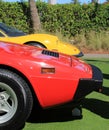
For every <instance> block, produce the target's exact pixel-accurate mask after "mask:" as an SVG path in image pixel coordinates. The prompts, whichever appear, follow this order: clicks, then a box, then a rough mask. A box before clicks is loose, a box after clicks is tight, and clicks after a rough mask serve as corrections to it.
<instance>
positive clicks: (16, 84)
mask: <svg viewBox="0 0 109 130" xmlns="http://www.w3.org/2000/svg"><path fill="white" fill-rule="evenodd" d="M11 76H12V77H11ZM11 76H10V77H9V76H8V75H3V74H1V73H0V82H2V83H5V84H7V85H8V86H10V87H11V89H13V91H14V92H15V94H16V96H17V100H18V107H17V110H16V113H15V114H14V116H13V117H12V118H11V119H10V120H9V121H7V122H5V123H3V124H0V130H2V129H3V130H7V129H10V128H11V130H14V129H16V130H17V128H18V127H20V126H21V125H23V124H24V123H25V120H26V114H27V112H28V111H27V107H29V105H28V103H27V101H28V99H27V98H28V97H27V94H26V92H25V89H24V88H23V86H22V85H23V82H22V81H21V80H20V79H18V78H16V77H13V75H12V74H11ZM25 85H26V84H25V82H24V86H25Z"/></svg>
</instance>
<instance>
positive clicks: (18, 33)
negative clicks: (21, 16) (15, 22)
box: [0, 23, 25, 36]
mask: <svg viewBox="0 0 109 130" xmlns="http://www.w3.org/2000/svg"><path fill="white" fill-rule="evenodd" d="M0 30H2V31H3V32H4V33H5V34H7V35H8V36H23V35H25V33H24V32H22V31H20V30H17V29H16V28H13V27H10V26H7V25H6V24H4V23H0Z"/></svg>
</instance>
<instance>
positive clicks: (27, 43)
mask: <svg viewBox="0 0 109 130" xmlns="http://www.w3.org/2000/svg"><path fill="white" fill-rule="evenodd" d="M30 43H37V44H39V45H41V46H43V47H44V48H46V49H47V47H46V46H45V45H44V44H43V43H41V42H38V41H28V42H26V43H24V45H29V44H30Z"/></svg>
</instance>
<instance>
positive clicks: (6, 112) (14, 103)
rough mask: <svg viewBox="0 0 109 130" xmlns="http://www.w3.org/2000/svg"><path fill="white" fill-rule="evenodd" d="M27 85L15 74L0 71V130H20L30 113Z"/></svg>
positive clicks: (30, 96) (30, 97)
mask: <svg viewBox="0 0 109 130" xmlns="http://www.w3.org/2000/svg"><path fill="white" fill-rule="evenodd" d="M32 105H33V98H32V94H31V91H30V89H29V86H28V84H27V83H26V82H25V80H23V78H21V77H20V76H19V75H17V74H16V73H13V72H12V71H9V70H5V69H0V130H8V129H10V130H20V129H21V127H22V126H23V125H24V124H25V121H26V119H27V118H28V116H29V115H30V113H31V110H32Z"/></svg>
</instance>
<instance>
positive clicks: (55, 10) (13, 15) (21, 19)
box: [0, 1, 109, 36]
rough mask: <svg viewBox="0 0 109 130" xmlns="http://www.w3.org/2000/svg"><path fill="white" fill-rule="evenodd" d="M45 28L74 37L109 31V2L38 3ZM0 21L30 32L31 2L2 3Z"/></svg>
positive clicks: (48, 30) (0, 5)
mask: <svg viewBox="0 0 109 130" xmlns="http://www.w3.org/2000/svg"><path fill="white" fill-rule="evenodd" d="M36 5H37V8H38V12H39V16H40V19H41V23H42V27H43V29H44V30H45V31H47V32H51V33H55V32H60V33H62V34H63V35H64V36H66V35H68V36H75V35H77V34H80V33H82V32H85V33H86V34H87V32H89V31H96V32H100V31H102V30H106V31H108V30H109V4H108V3H107V4H88V5H86V4H84V5H80V4H62V5H61V4H57V5H50V4H48V3H44V2H37V3H36ZM0 7H1V8H0V21H2V22H4V23H6V24H8V25H11V26H14V27H16V28H18V29H21V30H23V31H24V32H31V20H30V14H29V7H28V3H27V2H24V3H18V2H14V3H12V2H11V3H10V2H2V1H1V2H0Z"/></svg>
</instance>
